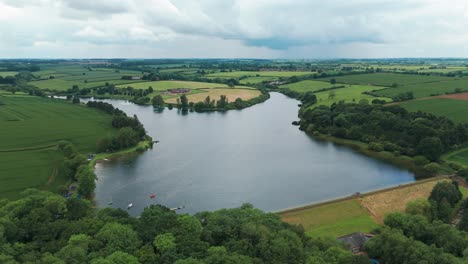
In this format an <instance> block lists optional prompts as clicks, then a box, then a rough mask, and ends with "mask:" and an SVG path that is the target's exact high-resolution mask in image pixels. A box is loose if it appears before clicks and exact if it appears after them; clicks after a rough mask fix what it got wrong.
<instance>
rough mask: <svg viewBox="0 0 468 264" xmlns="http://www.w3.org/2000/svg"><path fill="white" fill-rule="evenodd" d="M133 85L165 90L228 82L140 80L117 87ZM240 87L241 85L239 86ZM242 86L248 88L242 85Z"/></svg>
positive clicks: (217, 86)
mask: <svg viewBox="0 0 468 264" xmlns="http://www.w3.org/2000/svg"><path fill="white" fill-rule="evenodd" d="M127 86H131V87H133V88H135V89H148V87H150V86H151V87H153V89H154V90H155V91H165V90H167V89H176V88H188V89H199V88H227V87H228V86H227V85H226V84H220V83H206V82H188V81H153V82H139V83H134V84H132V85H117V87H120V88H124V87H127ZM237 87H239V86H237ZM241 87H242V88H248V87H245V86H241Z"/></svg>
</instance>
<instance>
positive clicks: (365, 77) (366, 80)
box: [321, 73, 453, 86]
mask: <svg viewBox="0 0 468 264" xmlns="http://www.w3.org/2000/svg"><path fill="white" fill-rule="evenodd" d="M332 78H335V79H336V81H337V82H338V83H347V84H366V85H377V86H391V85H392V84H394V83H397V84H398V85H405V86H406V85H409V84H418V83H431V82H440V81H449V80H453V78H449V77H443V76H426V75H411V74H397V73H368V74H354V75H345V76H337V77H328V78H324V79H321V80H326V81H330V79H332Z"/></svg>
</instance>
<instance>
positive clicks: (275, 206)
mask: <svg viewBox="0 0 468 264" xmlns="http://www.w3.org/2000/svg"><path fill="white" fill-rule="evenodd" d="M104 101H106V102H109V103H112V104H113V105H114V106H115V107H118V108H120V109H121V110H123V111H125V112H126V113H127V114H129V115H133V114H136V115H137V116H138V118H139V119H140V120H141V122H142V123H143V124H144V126H145V128H146V129H147V130H148V134H149V135H150V136H151V137H153V139H155V140H159V141H160V142H159V143H158V144H155V145H154V148H153V149H152V150H149V151H147V152H145V153H143V154H140V155H133V156H131V157H124V158H118V159H115V160H111V161H104V162H101V163H98V164H97V165H96V174H97V176H98V181H97V187H96V201H97V204H98V206H109V205H107V204H108V203H109V202H110V201H112V205H110V206H113V207H119V208H127V204H129V203H133V204H134V207H133V208H131V209H130V213H131V214H132V215H137V214H139V213H140V212H141V211H142V210H143V208H144V207H145V206H148V205H149V204H150V203H159V204H162V205H165V206H167V207H171V208H172V207H178V206H185V209H182V210H180V211H179V212H187V213H196V212H199V211H203V210H216V209H220V208H230V207H238V206H240V205H242V203H247V202H248V203H252V204H253V205H254V206H255V207H258V208H260V209H263V210H265V211H276V210H281V209H285V208H291V207H297V206H300V205H305V204H309V203H314V202H319V201H324V200H328V199H333V198H338V197H342V196H348V195H351V194H354V193H356V192H365V191H370V190H375V189H379V188H384V187H389V186H394V185H399V184H402V183H408V182H411V181H414V175H413V174H412V173H411V172H408V171H406V170H403V169H401V168H397V167H395V166H392V165H389V164H386V163H384V162H381V161H378V160H374V159H372V158H369V157H366V156H363V155H361V154H359V153H356V152H355V151H353V150H352V149H350V148H347V147H341V146H337V145H335V144H332V143H328V142H322V141H317V140H314V139H313V138H311V137H309V136H308V135H306V134H305V133H304V132H302V131H300V130H299V129H298V127H296V126H293V125H291V122H292V121H294V120H297V119H298V118H297V113H298V109H299V108H298V106H297V105H298V101H297V100H294V99H290V98H288V97H286V96H284V95H282V94H279V93H271V98H270V99H269V100H267V101H266V102H264V103H261V104H258V105H255V106H252V107H250V108H246V109H244V110H240V111H237V110H232V111H228V112H212V113H188V114H182V113H181V112H180V111H179V110H177V109H172V110H168V109H164V110H163V111H162V112H157V111H154V109H153V107H151V106H138V105H135V104H132V103H129V102H126V101H121V100H104ZM152 193H156V194H157V196H156V198H154V199H151V198H150V197H149V196H150V194H152Z"/></svg>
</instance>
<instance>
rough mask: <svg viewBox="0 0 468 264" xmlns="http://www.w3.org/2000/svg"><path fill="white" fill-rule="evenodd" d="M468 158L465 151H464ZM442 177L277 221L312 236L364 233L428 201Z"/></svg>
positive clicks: (315, 207) (302, 210)
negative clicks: (416, 203) (420, 201)
mask: <svg viewBox="0 0 468 264" xmlns="http://www.w3.org/2000/svg"><path fill="white" fill-rule="evenodd" d="M467 155H468V151H467ZM445 180H446V178H443V177H440V178H432V179H427V180H422V181H418V182H415V183H411V184H407V185H403V186H397V187H393V188H388V189H384V190H380V191H375V192H371V193H367V194H361V196H360V197H359V198H358V197H350V198H345V199H338V200H335V201H329V202H325V203H321V204H316V205H310V206H305V207H302V208H297V209H291V210H286V211H283V212H279V213H278V214H279V215H280V217H281V219H282V220H283V221H285V222H287V223H290V224H294V225H299V224H300V225H302V226H303V227H304V229H305V231H306V234H307V235H309V236H312V237H330V236H331V237H340V236H344V235H348V234H351V233H354V232H363V233H368V232H370V231H372V230H373V229H374V228H376V227H378V226H379V224H381V223H382V222H383V219H384V217H385V216H386V215H387V214H389V213H392V212H403V211H404V210H405V208H406V205H407V203H408V202H410V201H413V200H415V199H419V198H426V199H427V198H428V197H429V195H430V193H431V191H432V188H433V187H434V186H435V184H436V183H437V182H439V181H445Z"/></svg>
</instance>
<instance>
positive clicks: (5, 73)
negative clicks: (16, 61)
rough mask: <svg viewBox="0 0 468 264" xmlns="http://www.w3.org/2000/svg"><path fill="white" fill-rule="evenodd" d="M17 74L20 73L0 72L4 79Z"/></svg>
mask: <svg viewBox="0 0 468 264" xmlns="http://www.w3.org/2000/svg"><path fill="white" fill-rule="evenodd" d="M16 74H18V72H15V71H3V72H2V71H0V76H2V77H7V76H15V75H16Z"/></svg>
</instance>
